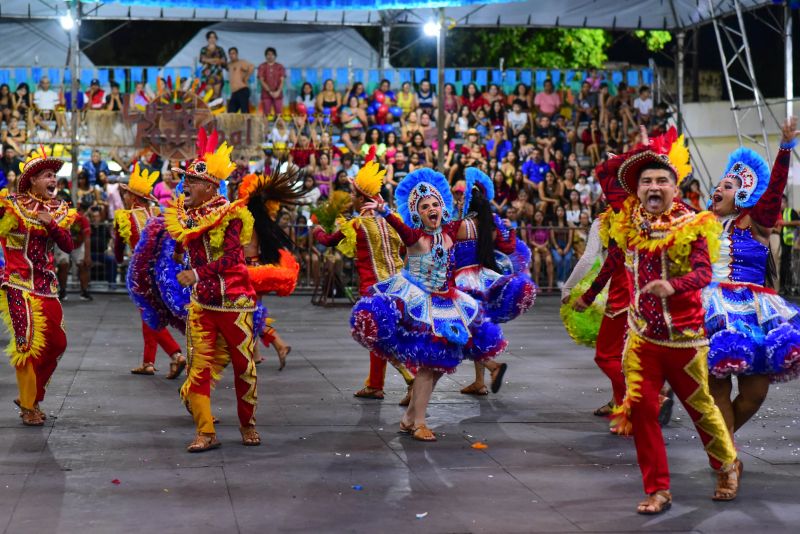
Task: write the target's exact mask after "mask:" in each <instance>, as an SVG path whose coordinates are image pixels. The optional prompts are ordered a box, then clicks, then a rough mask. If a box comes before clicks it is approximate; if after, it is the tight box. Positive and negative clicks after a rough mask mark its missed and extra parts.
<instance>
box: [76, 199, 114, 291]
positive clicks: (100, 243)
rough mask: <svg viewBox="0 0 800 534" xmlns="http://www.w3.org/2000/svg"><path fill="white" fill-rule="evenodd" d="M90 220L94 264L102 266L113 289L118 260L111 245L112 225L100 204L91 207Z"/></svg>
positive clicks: (105, 277)
mask: <svg viewBox="0 0 800 534" xmlns="http://www.w3.org/2000/svg"><path fill="white" fill-rule="evenodd" d="M89 222H90V223H91V225H92V231H91V235H90V237H89V244H90V247H91V261H92V264H93V265H98V266H100V267H102V269H103V278H104V279H105V281H106V282H107V283H108V288H109V289H110V290H112V291H113V290H114V289H116V287H117V260H116V259H115V258H114V254H113V252H112V250H111V247H110V246H109V244H110V243H111V239H112V236H111V225H110V224H109V223H108V222H107V221H106V220H105V219H104V218H103V213H102V209H100V207H99V206H93V207H92V208H90V209H89ZM87 294H88V291H87ZM81 298H83V297H81Z"/></svg>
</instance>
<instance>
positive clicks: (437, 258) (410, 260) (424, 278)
mask: <svg viewBox="0 0 800 534" xmlns="http://www.w3.org/2000/svg"><path fill="white" fill-rule="evenodd" d="M451 254H452V250H447V249H445V248H444V245H443V239H442V234H441V233H440V234H437V235H434V236H433V242H432V243H431V251H430V252H426V253H425V254H409V255H408V256H407V258H406V268H405V271H406V277H407V278H408V279H409V280H410V281H411V282H413V283H415V284H416V285H418V286H420V287H422V288H423V289H425V290H426V291H428V292H431V293H432V292H435V291H443V290H445V289H446V288H447V279H448V278H449V275H450V272H449V270H450V261H451V259H452V258H451Z"/></svg>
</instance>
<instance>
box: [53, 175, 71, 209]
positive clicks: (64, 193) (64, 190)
mask: <svg viewBox="0 0 800 534" xmlns="http://www.w3.org/2000/svg"><path fill="white" fill-rule="evenodd" d="M56 198H57V199H58V200H62V201H64V202H66V203H67V204H72V192H71V191H70V190H69V180H67V179H66V178H59V179H58V181H57V182H56Z"/></svg>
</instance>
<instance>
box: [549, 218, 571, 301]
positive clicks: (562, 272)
mask: <svg viewBox="0 0 800 534" xmlns="http://www.w3.org/2000/svg"><path fill="white" fill-rule="evenodd" d="M572 232H573V231H572V230H571V229H569V228H568V227H567V219H566V212H565V210H564V207H563V206H558V207H557V208H556V212H555V218H554V220H553V228H552V229H551V230H550V247H551V252H552V253H553V263H554V264H555V268H556V280H557V285H558V288H559V289H561V288H562V287H564V282H566V280H567V277H568V276H569V273H570V271H571V270H572V255H573V252H572V240H573V239H574V238H573V235H572Z"/></svg>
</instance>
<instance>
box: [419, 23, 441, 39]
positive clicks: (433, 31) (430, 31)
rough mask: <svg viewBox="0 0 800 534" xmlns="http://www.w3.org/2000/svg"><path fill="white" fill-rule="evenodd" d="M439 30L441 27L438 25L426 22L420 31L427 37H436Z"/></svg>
mask: <svg viewBox="0 0 800 534" xmlns="http://www.w3.org/2000/svg"><path fill="white" fill-rule="evenodd" d="M440 29H441V26H439V23H438V22H436V21H433V20H431V21H428V22H426V23H425V26H423V27H422V30H423V31H424V32H425V35H427V36H428V37H436V36H437V35H439V30H440Z"/></svg>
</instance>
